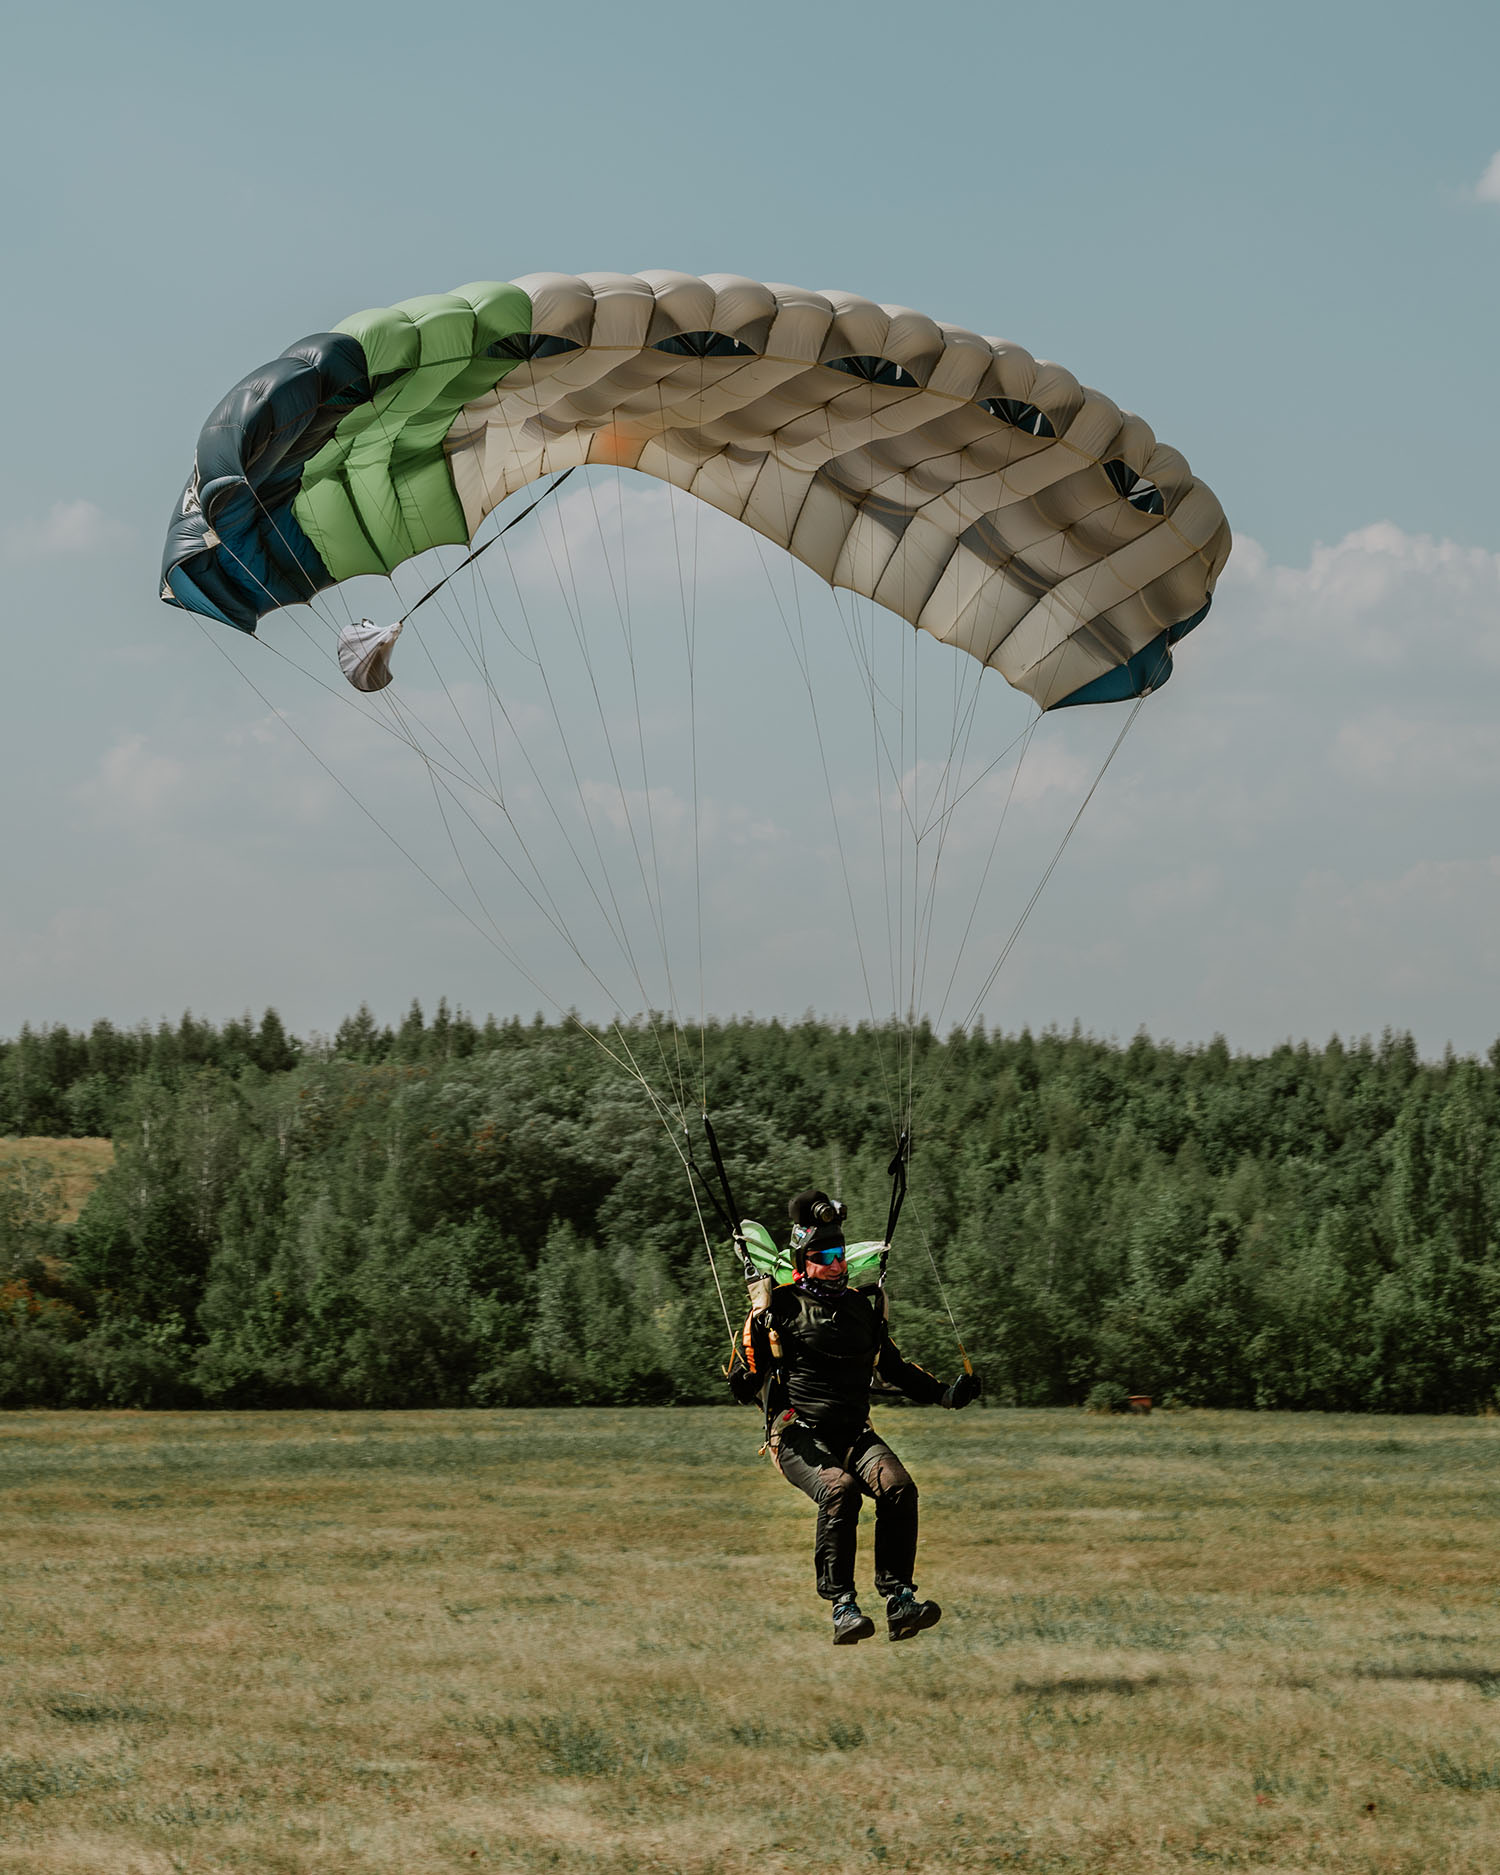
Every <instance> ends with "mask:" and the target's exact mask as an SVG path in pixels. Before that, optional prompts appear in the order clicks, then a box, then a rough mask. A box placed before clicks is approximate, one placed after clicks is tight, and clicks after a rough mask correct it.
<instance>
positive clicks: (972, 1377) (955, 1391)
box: [938, 1374, 984, 1411]
mask: <svg viewBox="0 0 1500 1875" xmlns="http://www.w3.org/2000/svg"><path fill="white" fill-rule="evenodd" d="M983 1391H984V1382H983V1381H982V1380H981V1379H980V1378H979V1376H978V1374H960V1375H959V1377H958V1379H957V1380H955V1381H954V1383H953V1385H952V1386H951V1387H949V1389H948V1391H947V1392H946V1393H945V1394H944V1395H943V1397H942V1399H941V1400H939V1402H938V1404H939V1406H951V1407H953V1408H954V1410H955V1411H957V1409H958V1408H959V1407H961V1406H967V1405H968V1404H969V1402H970V1400H977V1399H978V1398H979V1396H980V1394H981V1393H983Z"/></svg>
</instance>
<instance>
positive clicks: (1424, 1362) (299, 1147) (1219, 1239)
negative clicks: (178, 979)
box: [0, 1003, 1500, 1413]
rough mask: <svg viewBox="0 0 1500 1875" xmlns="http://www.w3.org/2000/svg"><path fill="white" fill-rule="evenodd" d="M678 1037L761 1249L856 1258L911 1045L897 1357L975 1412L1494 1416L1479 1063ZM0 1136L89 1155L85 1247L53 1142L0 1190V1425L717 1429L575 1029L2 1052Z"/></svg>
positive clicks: (719, 1328) (175, 1035)
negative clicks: (113, 1421) (677, 1413)
mask: <svg viewBox="0 0 1500 1875" xmlns="http://www.w3.org/2000/svg"><path fill="white" fill-rule="evenodd" d="M625 1036H626V1038H627V1039H631V1040H633V1042H634V1043H635V1045H636V1046H637V1047H640V1048H645V1047H647V1046H648V1045H654V1039H653V1037H652V1036H651V1035H650V1034H649V1033H648V1032H647V1027H646V1025H638V1026H637V1028H636V1030H635V1031H634V1033H633V1034H632V1032H631V1031H630V1030H629V1028H628V1027H627V1029H626V1031H625ZM680 1042H681V1046H682V1049H683V1051H684V1055H685V1056H686V1057H687V1058H688V1059H690V1060H691V1061H692V1062H693V1063H694V1064H695V1072H696V1071H697V1065H698V1064H701V1072H702V1075H703V1077H704V1078H703V1082H702V1085H703V1086H704V1087H705V1088H706V1093H707V1100H708V1106H709V1110H710V1111H711V1113H712V1114H713V1116H714V1120H715V1125H716V1128H717V1132H718V1136H719V1138H720V1140H721V1142H722V1144H723V1147H724V1154H725V1160H726V1164H727V1169H728V1172H729V1176H730V1179H731V1182H732V1185H733V1189H734V1192H735V1196H736V1199H737V1201H738V1203H739V1206H740V1208H741V1209H742V1211H743V1212H744V1213H745V1214H746V1215H749V1216H754V1217H757V1218H759V1219H761V1220H762V1221H763V1222H764V1223H766V1224H767V1225H768V1226H769V1228H770V1229H771V1230H772V1231H773V1233H775V1234H776V1235H777V1236H778V1238H779V1239H780V1240H781V1241H784V1240H785V1229H786V1223H785V1220H786V1200H787V1198H788V1196H789V1195H790V1194H791V1193H793V1192H795V1191H797V1190H800V1189H802V1188H804V1187H805V1186H807V1185H809V1184H818V1185H821V1186H823V1187H825V1188H826V1189H828V1190H829V1191H832V1192H835V1193H837V1194H839V1195H841V1196H842V1197H844V1198H845V1199H846V1200H847V1202H848V1204H849V1206H850V1211H851V1217H850V1224H849V1229H850V1232H851V1235H853V1236H859V1237H878V1236H879V1235H880V1233H881V1231H882V1229H883V1226H884V1222H885V1214H886V1206H887V1201H888V1195H889V1183H888V1179H887V1172H886V1168H887V1162H888V1160H889V1158H890V1155H891V1149H892V1141H893V1128H892V1120H891V1108H890V1102H889V1099H888V1095H887V1087H888V1085H889V1084H890V1075H891V1064H892V1056H893V1054H894V1052H895V1051H896V1050H897V1048H898V1047H900V1048H906V1047H908V1046H910V1047H911V1048H912V1049H913V1050H914V1067H915V1077H916V1085H917V1089H918V1093H917V1102H916V1111H915V1124H914V1128H913V1157H912V1168H911V1196H910V1199H909V1201H908V1203H907V1206H906V1209H905V1211H904V1213H903V1215H902V1220H901V1225H900V1229H899V1231H898V1233H897V1238H896V1242H895V1245H894V1248H893V1251H892V1255H891V1260H890V1275H889V1291H890V1296H891V1321H892V1327H893V1332H894V1334H895V1336H896V1339H897V1340H898V1342H899V1343H900V1345H901V1347H902V1349H903V1351H904V1352H905V1353H906V1354H908V1355H909V1356H910V1357H912V1358H914V1359H916V1360H919V1361H921V1362H922V1363H923V1364H924V1365H926V1366H928V1367H930V1368H932V1369H933V1370H934V1371H937V1372H940V1373H942V1374H944V1375H945V1376H948V1375H951V1373H953V1372H956V1371H957V1365H958V1360H959V1353H958V1348H957V1346H956V1344H955V1331H956V1333H957V1334H958V1335H961V1336H962V1338H963V1342H964V1345H965V1346H966V1347H967V1349H968V1350H969V1352H970V1354H971V1356H972V1358H973V1360H974V1362H975V1364H976V1366H977V1367H978V1368H979V1369H980V1370H981V1372H982V1373H983V1375H984V1378H985V1383H986V1398H987V1402H988V1403H989V1404H991V1405H1023V1406H1032V1405H1049V1404H1092V1405H1094V1406H1095V1407H1100V1406H1106V1407H1107V1406H1109V1405H1110V1404H1111V1403H1114V1402H1117V1401H1120V1400H1122V1399H1123V1398H1124V1396H1125V1395H1126V1394H1128V1393H1146V1394H1149V1395H1151V1396H1152V1397H1153V1398H1154V1399H1155V1400H1156V1401H1158V1402H1159V1403H1163V1404H1180V1405H1187V1406H1192V1405H1203V1406H1232V1407H1260V1408H1311V1409H1323V1410H1337V1411H1348V1410H1365V1409H1368V1410H1380V1411H1386V1412H1390V1411H1412V1412H1468V1413H1472V1412H1479V1411H1486V1410H1491V1409H1493V1408H1494V1407H1495V1406H1496V1405H1497V1404H1500V1336H1497V1329H1500V1125H1497V1120H1500V1043H1497V1045H1496V1046H1495V1048H1492V1049H1491V1050H1490V1052H1489V1055H1488V1057H1487V1058H1486V1059H1484V1060H1477V1059H1473V1058H1468V1057H1458V1056H1454V1055H1452V1054H1449V1055H1448V1056H1446V1057H1445V1058H1444V1059H1443V1060H1441V1061H1439V1062H1424V1061H1423V1060H1422V1059H1421V1058H1420V1056H1419V1054H1418V1051H1417V1049H1416V1047H1415V1046H1414V1044H1413V1042H1412V1040H1411V1038H1410V1037H1409V1036H1406V1035H1403V1034H1392V1033H1387V1034H1385V1035H1383V1036H1382V1037H1381V1038H1380V1039H1379V1040H1378V1041H1377V1040H1372V1039H1368V1038H1366V1039H1363V1040H1360V1041H1357V1042H1341V1041H1340V1040H1338V1039H1337V1038H1335V1039H1333V1040H1331V1041H1329V1042H1328V1043H1327V1044H1326V1046H1322V1047H1314V1046H1310V1045H1308V1044H1301V1045H1295V1046H1294V1045H1285V1046H1281V1047H1278V1048H1275V1049H1272V1050H1271V1051H1270V1052H1268V1053H1266V1054H1262V1055H1255V1054H1246V1053H1238V1052H1234V1051H1231V1050H1230V1049H1229V1048H1228V1047H1227V1046H1226V1045H1225V1043H1224V1042H1223V1041H1222V1040H1219V1039H1216V1040H1214V1041H1212V1042H1210V1043H1208V1044H1206V1045H1201V1046H1174V1045H1170V1044H1167V1043H1162V1042H1154V1041H1152V1040H1150V1039H1149V1038H1148V1037H1147V1036H1145V1035H1144V1034H1141V1035H1137V1036H1136V1037H1135V1038H1134V1039H1133V1040H1132V1041H1130V1042H1129V1043H1128V1044H1125V1045H1121V1044H1119V1043H1116V1042H1112V1041H1103V1040H1098V1039H1095V1038H1093V1037H1091V1036H1088V1035H1085V1034H1082V1033H1080V1032H1078V1031H1077V1030H1075V1031H1074V1032H1073V1033H1071V1034H1064V1033H1060V1032H1057V1031H1052V1030H1048V1031H1046V1032H1044V1033H1041V1034H1033V1033H1031V1032H1029V1031H1027V1030H1024V1029H1023V1030H1022V1031H1021V1032H1020V1033H1018V1034H1000V1033H985V1032H984V1031H983V1030H982V1029H981V1030H979V1031H976V1032H971V1033H969V1034H963V1033H960V1032H954V1033H953V1034H951V1035H949V1036H948V1037H947V1038H941V1037H938V1036H936V1035H934V1034H933V1033H931V1032H930V1031H929V1030H927V1029H919V1030H918V1031H917V1032H916V1035H915V1037H914V1038H909V1037H908V1036H907V1035H906V1034H905V1033H904V1032H903V1034H902V1035H900V1036H898V1035H897V1034H896V1032H895V1031H894V1030H892V1029H882V1028H880V1027H877V1026H872V1025H868V1024H865V1025H861V1026H859V1027H856V1028H849V1027H839V1026H835V1025H831V1024H829V1023H826V1022H823V1021H819V1020H816V1019H814V1018H812V1017H808V1018H807V1019H805V1020H802V1021H800V1022H790V1023H787V1022H779V1021H757V1020H753V1019H745V1020H734V1021H725V1022H721V1023H710V1024H708V1025H707V1027H706V1028H705V1029H704V1030H703V1031H702V1032H701V1033H700V1032H699V1031H698V1030H696V1029H694V1030H691V1031H689V1032H687V1033H685V1034H684V1035H683V1036H682V1037H681V1038H680ZM0 1134H3V1135H5V1136H8V1137H11V1138H22V1139H35V1140H40V1141H46V1140H47V1139H48V1138H49V1137H51V1138H61V1137H70V1136H71V1137H96V1136H106V1137H108V1138H110V1139H112V1140H113V1142H114V1149H115V1151H114V1162H113V1166H112V1168H111V1169H110V1170H109V1171H107V1172H106V1173H105V1175H104V1176H103V1178H102V1179H101V1180H100V1182H99V1183H98V1184H97V1185H96V1186H95V1187H94V1189H93V1191H92V1193H91V1194H90V1196H89V1197H88V1200H87V1202H86V1203H85V1204H84V1206H83V1208H82V1210H81V1212H80V1213H79V1214H78V1215H77V1217H76V1218H72V1219H66V1218H65V1217H64V1214H63V1206H62V1205H61V1202H60V1198H59V1193H58V1189H57V1185H56V1180H55V1178H54V1177H53V1175H52V1173H51V1170H50V1168H49V1165H48V1163H47V1160H46V1156H45V1153H37V1154H34V1155H33V1156H29V1157H28V1156H26V1155H25V1154H24V1153H23V1154H22V1155H21V1156H19V1157H17V1158H14V1159H12V1160H9V1161H7V1162H6V1164H5V1166H4V1167H3V1168H0V1405H4V1406H9V1407H21V1406H113V1407H122V1406H123V1407H128V1406H140V1407H176V1408H190V1407H215V1408H234V1407H282V1408H288V1407H310V1406H319V1407H356V1406H358V1407H408V1406H464V1405H468V1406H480V1407H485V1406H530V1405H547V1406H557V1405H567V1404H573V1403H577V1404H585V1403H596V1404H610V1403H661V1404H671V1403H702V1402H715V1401H721V1400H727V1391H726V1389H725V1386H724V1382H723V1379H722V1370H723V1367H724V1364H725V1362H726V1360H727V1358H728V1350H729V1334H728V1330H727V1328H726V1313H727V1316H728V1319H729V1320H730V1321H731V1322H734V1323H736V1324H737V1323H738V1320H739V1319H740V1316H741V1315H742V1313H743V1310H744V1306H745V1290H744V1285H743V1281H742V1278H741V1276H740V1272H739V1268H738V1265H737V1262H736V1260H735V1258H734V1256H733V1254H732V1252H731V1250H730V1248H729V1246H728V1245H727V1243H725V1242H724V1241H723V1232H722V1230H721V1229H719V1227H718V1226H717V1225H716V1224H715V1223H714V1220H713V1217H712V1214H711V1212H710V1211H709V1209H708V1204H707V1201H706V1199H705V1198H704V1197H703V1195H702V1194H701V1193H700V1194H699V1196H698V1198H697V1201H696V1204H695V1200H694V1196H693V1194H692V1191H691V1189H690V1181H689V1179H688V1177H687V1175H686V1173H685V1171H684V1167H683V1164H682V1160H681V1156H680V1147H681V1144H682V1141H681V1137H680V1135H676V1136H674V1134H673V1133H672V1132H671V1131H670V1130H669V1129H668V1128H667V1127H665V1126H663V1124H662V1123H661V1121H660V1119H659V1118H658V1115H657V1112H656V1111H655V1109H654V1108H653V1106H652V1105H651V1103H650V1102H649V1100H648V1099H647V1098H646V1096H645V1094H644V1093H643V1091H642V1090H641V1088H640V1087H639V1086H638V1085H637V1084H635V1083H634V1082H632V1081H631V1080H630V1079H628V1078H627V1077H625V1076H623V1075H622V1074H620V1072H619V1070H618V1069H617V1067H616V1065H615V1064H614V1063H613V1062H612V1061H611V1060H610V1059H608V1058H607V1057H606V1056H605V1054H604V1053H603V1052H602V1051H601V1049H600V1048H599V1047H598V1046H597V1045H596V1043H595V1042H594V1040H592V1039H591V1038H590V1036H589V1035H587V1034H585V1033H584V1032H582V1030H581V1029H580V1028H579V1027H578V1026H576V1025H574V1024H571V1023H566V1022H564V1023H558V1024H552V1023H547V1022H544V1021H543V1020H542V1018H541V1017H540V1016H538V1017H537V1018H536V1019H535V1020H534V1021H532V1022H530V1023H527V1022H523V1021H520V1020H517V1019H511V1020H500V1021H497V1020H495V1019H494V1018H491V1019H489V1020H486V1021H485V1022H484V1023H482V1024H480V1023H476V1022H475V1021H473V1020H472V1019H470V1018H469V1017H467V1016H465V1015H464V1014H463V1013H462V1012H456V1011H452V1010H450V1009H449V1007H448V1006H447V1005H446V1003H444V1004H440V1005H439V1007H438V1009H437V1011H436V1014H435V1015H433V1016H432V1017H430V1018H429V1017H427V1016H426V1015H424V1013H423V1011H422V1010H421V1009H420V1008H419V1007H418V1006H417V1005H415V1004H414V1005H413V1006H412V1008H411V1010H410V1012H409V1013H408V1015H407V1016H406V1018H405V1019H404V1020H403V1021H402V1022H401V1023H400V1024H399V1025H398V1026H396V1027H386V1026H382V1025H380V1024H379V1023H378V1022H377V1021H376V1020H375V1019H374V1017H373V1016H372V1015H371V1014H370V1012H369V1011H368V1009H363V1008H362V1009H361V1010H360V1011H359V1012H358V1014H357V1015H355V1016H353V1017H351V1018H349V1019H348V1020H346V1021H345V1022H344V1023H343V1024H342V1025H341V1026H340V1027H339V1029H338V1030H337V1032H336V1033H335V1034H334V1035H333V1036H332V1037H313V1038H310V1039H306V1040H302V1039H298V1038H297V1037H295V1036H292V1035H290V1034H288V1032H287V1031H286V1029H285V1028H284V1026H283V1024H282V1022H281V1021H280V1019H279V1018H278V1017H277V1015H276V1013H275V1012H274V1011H273V1010H268V1011H267V1012H266V1013H265V1014H264V1015H263V1016H262V1017H261V1019H260V1020H259V1022H254V1021H252V1020H251V1019H250V1018H249V1017H246V1018H245V1019H244V1020H241V1021H231V1022H227V1023H224V1024H223V1025H221V1026H216V1025H214V1024H212V1023H207V1022H202V1021H199V1020H196V1019H194V1018H193V1017H192V1016H190V1015H188V1016H184V1017H183V1019H182V1020H181V1022H180V1023H178V1024H176V1025H175V1026H174V1025H172V1024H161V1025H158V1026H157V1027H154V1028H152V1027H148V1026H141V1027H139V1028H136V1029H120V1028H117V1027H113V1026H111V1025H110V1024H109V1023H106V1022H100V1023H96V1024H95V1025H94V1027H93V1028H92V1029H91V1030H89V1031H88V1032H87V1033H82V1032H77V1031H73V1030H70V1029H67V1028H65V1027H45V1028H39V1029H31V1028H27V1029H23V1031H22V1032H21V1034H20V1035H19V1036H18V1037H15V1038H14V1039H11V1040H9V1041H5V1042H0ZM696 1152H697V1156H698V1158H699V1159H700V1160H701V1161H703V1162H705V1163H706V1155H705V1154H704V1153H703V1150H702V1143H701V1136H700V1139H699V1141H698V1142H697V1145H696ZM699 1207H701V1208H702V1211H703V1216H704V1220H705V1222H706V1224H707V1226H708V1231H707V1235H708V1236H709V1238H711V1239H713V1240H714V1241H713V1245H712V1247H713V1256H712V1258H711V1257H710V1253H709V1247H708V1245H707V1244H706V1243H705V1231H704V1230H703V1229H702V1228H701V1227H700V1224H699V1216H698V1209H699ZM716 1285H717V1286H716ZM720 1287H721V1288H722V1294H723V1307H722V1308H721V1304H720V1300H719V1293H718V1291H719V1288H720ZM950 1311H951V1318H952V1319H951V1322H950Z"/></svg>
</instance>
